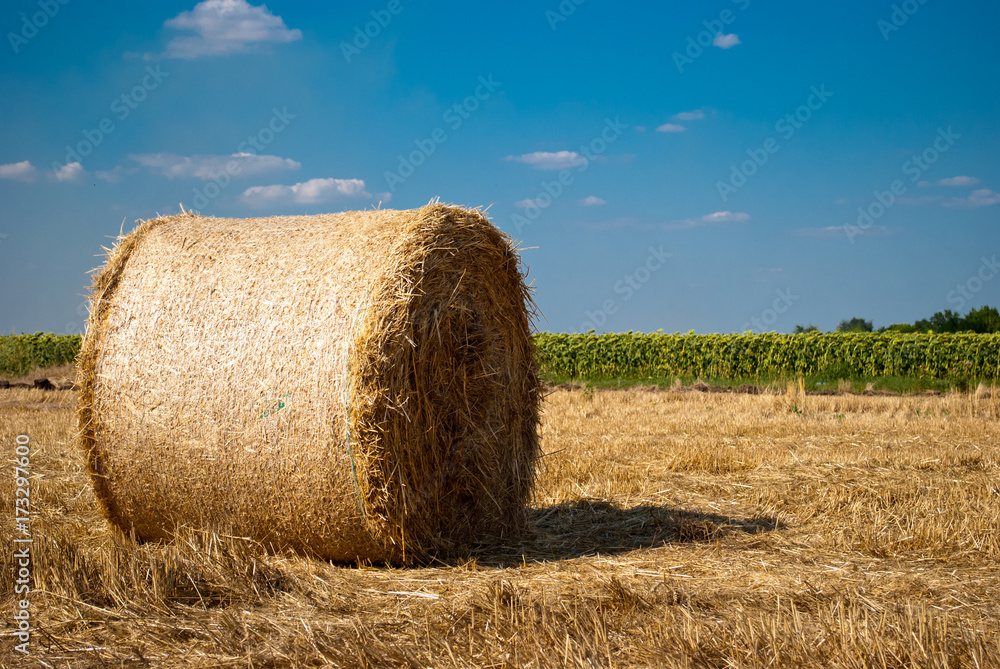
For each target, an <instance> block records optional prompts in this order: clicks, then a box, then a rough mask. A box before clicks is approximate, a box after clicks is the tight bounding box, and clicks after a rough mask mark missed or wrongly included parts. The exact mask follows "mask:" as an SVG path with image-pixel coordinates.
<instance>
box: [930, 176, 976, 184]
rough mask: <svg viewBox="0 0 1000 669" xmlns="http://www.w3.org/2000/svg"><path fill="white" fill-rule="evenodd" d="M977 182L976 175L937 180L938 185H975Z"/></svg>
mask: <svg viewBox="0 0 1000 669" xmlns="http://www.w3.org/2000/svg"><path fill="white" fill-rule="evenodd" d="M977 183H979V179H977V178H976V177H951V178H949V179H941V180H940V181H938V182H937V185H938V186H975V185H976V184H977Z"/></svg>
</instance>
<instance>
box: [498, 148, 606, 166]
mask: <svg viewBox="0 0 1000 669" xmlns="http://www.w3.org/2000/svg"><path fill="white" fill-rule="evenodd" d="M504 160H512V161H514V162H517V163H524V164H525V165H531V166H532V167H533V168H535V169H536V170H564V169H567V168H570V167H579V166H581V165H583V164H585V163H586V162H587V159H586V158H584V157H583V156H581V155H580V154H579V153H577V152H576V151H554V152H550V151H535V152H534V153H525V154H522V155H520V156H507V157H506V158H504Z"/></svg>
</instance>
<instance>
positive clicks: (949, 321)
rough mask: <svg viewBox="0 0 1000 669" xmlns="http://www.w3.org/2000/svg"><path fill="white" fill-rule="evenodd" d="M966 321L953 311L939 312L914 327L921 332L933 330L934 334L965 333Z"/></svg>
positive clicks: (918, 322)
mask: <svg viewBox="0 0 1000 669" xmlns="http://www.w3.org/2000/svg"><path fill="white" fill-rule="evenodd" d="M964 320H965V319H963V318H962V315H961V314H958V313H956V312H954V311H952V310H951V309H945V310H944V311H938V312H937V313H935V314H934V315H933V316H931V317H930V318H924V319H921V320H919V321H917V322H916V323H914V325H915V326H916V327H917V329H918V330H920V331H921V332H926V331H927V330H932V331H934V332H963V331H964V330H965V322H964Z"/></svg>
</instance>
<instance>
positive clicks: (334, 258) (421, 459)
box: [78, 205, 539, 562]
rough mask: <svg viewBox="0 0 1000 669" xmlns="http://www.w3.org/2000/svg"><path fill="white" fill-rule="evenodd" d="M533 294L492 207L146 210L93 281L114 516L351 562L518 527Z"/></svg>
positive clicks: (98, 389) (98, 410)
mask: <svg viewBox="0 0 1000 669" xmlns="http://www.w3.org/2000/svg"><path fill="white" fill-rule="evenodd" d="M530 309H531V301H530V297H529V296H528V293H527V289H526V288H525V285H524V279H523V275H522V273H521V271H520V268H519V264H518V258H517V254H516V252H515V251H514V249H513V248H512V246H511V243H510V240H509V239H508V238H507V237H506V236H505V235H504V234H503V233H501V232H500V231H498V230H497V229H496V228H495V227H494V226H493V225H492V224H490V223H489V221H488V220H487V219H486V218H485V217H484V216H483V215H482V214H481V213H479V212H478V211H470V210H465V209H460V208H456V207H449V206H444V205H428V206H426V207H423V208H421V209H417V210H411V211H388V210H380V211H367V212H349V213H344V214H333V215H324V216H301V217H275V218H266V219H248V220H227V219H213V218H203V217H197V216H190V215H187V216H177V217H170V218H162V219H157V220H153V221H147V222H145V223H143V224H141V225H140V226H139V227H138V228H137V229H136V230H135V231H134V232H132V233H131V234H130V235H128V236H126V237H125V238H123V239H122V240H121V241H120V243H119V244H118V245H116V247H115V248H114V249H113V250H112V251H111V253H110V255H109V259H108V263H107V265H106V267H105V268H104V269H103V270H102V272H101V273H100V274H98V275H97V276H96V277H95V281H94V290H93V304H92V310H91V316H90V320H89V321H88V330H87V335H86V336H85V338H84V343H83V347H82V349H81V352H80V357H79V359H78V368H79V375H80V378H79V385H80V387H81V391H82V392H81V405H80V411H79V420H80V432H81V437H80V438H81V444H82V446H83V448H84V449H85V451H86V453H87V459H88V463H89V466H90V470H91V474H92V477H93V481H94V485H95V489H96V491H97V495H98V497H99V499H100V500H101V503H102V505H103V507H104V511H105V513H106V515H107V517H108V519H109V520H110V521H112V522H113V523H114V524H115V525H117V526H118V527H119V528H121V529H122V530H123V531H125V532H128V533H134V534H135V535H136V536H137V537H139V538H142V539H149V540H165V539H169V538H170V537H171V536H172V535H173V534H174V532H175V531H176V529H177V528H178V527H180V526H181V525H190V526H196V527H212V528H219V529H223V530H225V531H228V532H234V533H237V534H239V535H241V536H250V537H253V538H254V539H257V540H259V541H262V542H264V543H265V544H268V545H271V546H273V547H274V548H275V549H282V548H292V549H295V550H299V551H302V552H305V553H308V554H312V555H316V556H319V557H322V558H326V559H331V560H338V561H356V560H371V561H375V562H381V561H389V562H406V561H408V560H410V559H414V558H421V557H424V556H426V555H428V554H443V553H448V552H451V551H453V550H456V549H461V548H462V547H464V546H468V545H470V544H471V543H476V542H483V541H492V540H496V539H501V538H503V537H507V536H511V535H514V534H516V533H517V532H519V531H520V530H521V529H522V528H523V524H524V520H525V516H524V514H525V507H526V504H527V502H528V499H529V496H530V494H531V489H532V484H533V479H534V465H535V462H536V459H537V457H538V450H539V448H538V437H537V423H538V402H539V381H538V374H537V369H536V366H535V361H534V350H533V343H532V339H531V335H530V315H531V314H530Z"/></svg>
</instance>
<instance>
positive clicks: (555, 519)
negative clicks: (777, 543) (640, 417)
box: [471, 500, 785, 566]
mask: <svg viewBox="0 0 1000 669" xmlns="http://www.w3.org/2000/svg"><path fill="white" fill-rule="evenodd" d="M784 528H785V525H784V524H782V523H780V522H778V520H777V519H776V518H774V517H771V516H756V517H753V518H747V519H740V518H731V517H728V516H722V515H719V514H716V513H703V512H698V511H684V510H681V509H674V508H670V507H667V506H651V505H642V506H634V507H629V508H621V507H618V506H616V505H614V504H611V503H609V502H606V501H599V500H577V501H573V502H563V503H561V504H553V505H551V506H546V507H542V508H538V509H532V510H530V511H529V514H528V530H527V532H526V534H525V536H524V537H522V539H521V541H520V542H518V543H517V544H511V545H493V546H481V547H479V548H478V549H477V550H475V551H473V554H472V555H471V557H475V558H476V561H477V562H478V563H479V564H482V565H484V566H486V565H495V566H508V565H510V564H513V563H517V564H521V563H523V562H549V561H552V560H570V559H573V558H579V557H585V556H589V555H596V554H601V555H613V554H617V553H626V552H628V551H633V550H639V549H642V548H653V547H656V546H664V545H667V544H678V543H706V542H710V541H715V540H718V539H721V538H723V537H726V536H732V535H737V534H761V533H764V532H772V531H774V530H780V529H784Z"/></svg>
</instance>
